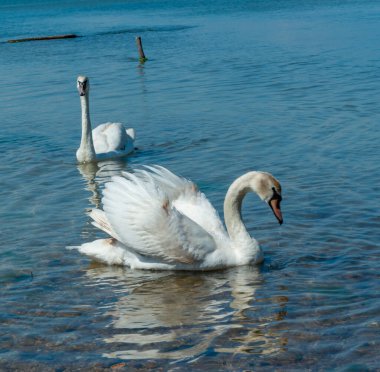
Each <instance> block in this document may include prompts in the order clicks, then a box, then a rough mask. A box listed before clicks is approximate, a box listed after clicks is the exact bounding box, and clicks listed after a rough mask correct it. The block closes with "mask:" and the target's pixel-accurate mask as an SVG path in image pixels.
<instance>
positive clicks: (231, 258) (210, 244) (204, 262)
mask: <svg viewBox="0 0 380 372" xmlns="http://www.w3.org/2000/svg"><path fill="white" fill-rule="evenodd" d="M144 168H145V169H140V170H136V171H135V172H134V173H129V172H122V175H123V177H122V176H114V177H112V179H111V181H110V182H108V183H107V184H106V186H105V189H104V191H103V199H102V202H103V209H104V210H100V209H93V210H92V211H91V212H90V213H89V215H90V217H91V218H92V219H93V220H94V221H93V222H92V223H93V224H94V225H95V226H96V227H98V228H99V229H101V230H103V231H105V232H106V233H107V234H108V235H110V236H111V238H109V239H98V240H95V241H93V242H89V243H84V244H82V245H81V246H79V247H75V248H77V249H78V250H79V251H80V252H81V253H83V254H86V255H88V256H90V257H92V258H95V259H97V260H99V261H102V262H105V263H107V264H117V265H125V266H129V267H131V268H132V269H162V270H213V269H220V268H225V267H230V266H239V265H247V264H255V263H260V262H262V261H263V253H262V251H261V249H260V247H259V244H258V243H257V241H256V240H255V239H252V238H251V237H250V236H249V234H248V232H247V230H246V228H245V226H244V223H243V221H242V219H241V205H242V201H243V198H244V196H245V195H246V194H247V192H249V191H253V192H255V193H257V194H258V195H259V197H260V198H261V199H262V200H264V201H265V202H267V203H268V204H269V206H270V207H271V209H272V211H273V213H274V215H275V216H276V218H277V220H278V222H279V223H280V224H282V221H283V220H282V214H281V209H280V202H281V186H280V184H279V182H278V181H277V180H276V179H275V178H274V177H273V176H272V175H271V174H269V173H265V172H256V171H253V172H248V173H246V174H244V175H243V176H241V177H239V178H237V179H236V180H235V181H234V182H233V183H232V185H231V186H230V188H229V189H228V192H227V195H226V198H225V201H224V218H225V224H226V227H227V230H226V229H225V228H224V226H223V224H222V221H221V220H220V218H219V216H218V213H217V212H216V210H215V209H214V208H213V206H212V205H211V203H210V202H209V201H208V200H207V198H206V196H205V195H204V194H203V193H201V192H200V191H198V188H197V186H196V185H195V184H194V183H192V182H191V181H189V180H187V179H185V178H182V177H178V176H176V175H175V174H173V173H171V172H170V171H169V170H167V169H166V168H163V167H161V166H146V167H144Z"/></svg>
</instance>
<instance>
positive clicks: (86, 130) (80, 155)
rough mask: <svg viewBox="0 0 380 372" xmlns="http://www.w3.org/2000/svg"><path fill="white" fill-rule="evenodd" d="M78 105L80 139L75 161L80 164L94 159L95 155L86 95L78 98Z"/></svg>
mask: <svg viewBox="0 0 380 372" xmlns="http://www.w3.org/2000/svg"><path fill="white" fill-rule="evenodd" d="M80 103H81V108H82V138H81V142H80V146H79V149H78V151H77V159H78V160H79V161H80V162H89V161H93V160H95V159H96V153H95V148H94V143H93V141H92V128H91V121H90V107H89V98H88V93H87V94H86V95H85V96H81V97H80Z"/></svg>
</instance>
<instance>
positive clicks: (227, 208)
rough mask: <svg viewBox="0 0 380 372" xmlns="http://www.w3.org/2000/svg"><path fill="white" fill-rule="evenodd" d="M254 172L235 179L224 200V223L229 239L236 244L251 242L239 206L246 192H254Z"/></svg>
mask: <svg viewBox="0 0 380 372" xmlns="http://www.w3.org/2000/svg"><path fill="white" fill-rule="evenodd" d="M255 177H256V172H249V173H247V174H245V175H243V176H241V177H239V178H238V179H236V180H235V181H234V182H233V183H232V185H231V186H230V187H229V189H228V191H227V194H226V198H225V200H224V221H225V224H226V228H227V231H228V234H229V236H230V238H231V239H232V240H234V241H236V242H239V243H244V242H248V241H249V242H251V240H252V238H251V237H250V235H249V234H248V231H247V229H246V227H245V225H244V223H243V220H242V217H241V206H242V202H243V199H244V197H245V195H246V194H247V192H250V191H253V192H256V190H255V188H254V187H253V185H254V182H253V181H254V179H255Z"/></svg>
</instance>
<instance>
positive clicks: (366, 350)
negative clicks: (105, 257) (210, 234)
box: [0, 0, 380, 371]
mask: <svg viewBox="0 0 380 372" xmlns="http://www.w3.org/2000/svg"><path fill="white" fill-rule="evenodd" d="M379 11H380V5H379V4H378V3H377V2H376V1H360V2H359V1H346V2H344V3H342V2H341V1H318V2H316V1H302V2H301V1H287V2H280V1H274V0H272V1H269V0H268V1H264V0H263V1H255V2H249V1H243V0H240V1H239V2H233V3H231V2H226V1H222V2H215V3H208V2H203V1H200V0H198V1H197V0H192V1H190V2H179V1H177V2H168V1H160V2H147V1H129V2H126V1H112V2H101V1H97V2H91V3H90V2H87V1H80V2H78V1H76V2H72V1H64V2H59V3H58V2H55V1H42V0H41V1H33V2H26V1H8V0H7V1H4V0H3V1H0V22H1V24H2V27H3V31H2V33H1V39H0V41H1V42H2V43H0V56H1V57H0V68H1V72H2V81H3V85H2V89H1V90H0V108H1V117H2V125H1V129H0V147H1V150H2V155H3V156H2V166H1V167H0V177H1V178H0V180H1V188H0V195H1V200H2V203H1V207H0V216H1V228H0V236H1V240H2V244H1V250H0V259H1V260H0V283H1V284H0V285H1V287H0V288H1V302H0V319H1V322H0V331H1V332H0V367H1V368H2V369H5V370H6V369H17V368H18V369H28V370H30V369H31V368H33V367H34V368H35V369H36V370H41V369H43V370H49V369H52V370H57V369H58V370H59V369H65V368H66V369H69V370H76V369H91V368H92V369H95V368H98V369H99V370H102V369H107V368H111V367H112V368H113V369H116V368H120V369H122V368H125V369H128V370H135V369H136V370H137V369H148V368H157V369H159V368H161V369H162V370H172V371H177V370H204V369H206V368H208V369H210V370H231V371H239V370H241V371H243V370H268V371H273V370H306V369H309V370H342V371H356V370H376V369H378V368H380V359H379V356H378V350H379V343H380V336H379V334H380V333H379V328H380V323H379V322H380V317H379V315H380V301H379V285H378V283H379V273H378V260H379V258H380V257H379V256H380V255H379V243H378V241H379V235H380V234H379V228H380V215H379V210H378V194H379V191H380V186H379V184H380V182H379V179H380V167H379V150H378V146H379V143H380V135H379V131H378V123H379V121H380V106H379V104H378V96H379V91H378V87H379V86H380V74H379V71H380V49H379V48H378V40H379V37H380V28H379V27H378V26H379V21H380V12H379ZM64 33H77V34H78V35H80V36H81V37H79V38H76V39H67V40H55V41H44V42H42V41H41V42H30V43H19V44H8V43H5V41H6V40H8V39H15V38H23V37H32V36H39V35H49V34H64ZM137 35H140V36H142V39H143V44H144V49H145V53H146V55H147V57H148V59H149V60H148V61H147V62H146V63H145V64H143V65H141V64H139V63H138V60H137V53H136V47H135V41H134V38H135V36H137ZM78 74H86V75H88V76H89V77H90V78H91V114H92V120H93V122H94V123H101V122H105V121H109V120H112V121H122V122H124V123H128V124H129V125H130V126H133V127H135V129H136V132H137V136H138V139H137V146H138V150H137V151H136V153H135V154H134V155H133V156H130V157H129V158H128V159H126V160H123V161H109V162H105V163H100V164H99V165H98V166H78V165H77V164H76V161H75V151H76V148H77V146H78V145H79V136H80V105H79V99H78V95H77V92H76V87H75V81H76V76H77V75H78ZM152 163H155V164H161V165H164V166H166V167H168V168H169V169H171V170H173V171H175V172H177V173H179V174H181V175H183V176H185V177H188V178H191V179H192V180H194V181H196V182H197V183H198V185H199V187H200V188H201V190H202V191H204V192H205V193H206V194H207V195H208V197H209V198H210V200H211V201H212V202H213V204H214V205H215V206H216V208H217V209H218V210H219V212H220V213H221V212H222V203H223V198H224V194H225V192H226V189H227V187H228V186H229V184H230V183H231V182H232V181H233V179H234V178H235V177H237V176H239V175H241V174H242V173H244V172H246V171H247V170H251V169H260V170H266V171H269V172H271V173H273V174H274V175H275V176H276V177H277V178H278V179H279V180H280V181H281V184H282V187H283V196H284V200H283V204H282V208H283V213H284V218H285V223H284V225H283V226H281V228H280V227H278V225H277V224H276V221H275V219H274V218H273V216H272V214H271V212H270V211H269V210H268V209H267V207H266V206H265V205H264V204H263V203H261V202H260V201H259V200H258V199H257V198H256V197H254V196H249V197H247V200H246V201H245V204H244V210H243V217H244V220H245V222H246V224H247V227H248V230H249V231H250V233H251V234H252V235H254V236H255V237H256V238H257V239H258V240H259V242H260V243H261V245H262V247H263V249H264V251H265V262H264V263H263V265H261V266H259V267H240V268H235V269H229V270H222V271H218V272H214V273H172V272H140V271H131V270H128V269H123V268H118V267H107V266H104V265H100V264H97V263H95V262H91V261H90V260H89V259H88V258H86V257H83V256H81V255H79V254H78V252H76V251H74V250H68V249H66V247H67V246H72V245H77V244H81V243H83V242H86V241H91V240H93V239H95V238H98V237H102V236H104V235H103V234H102V233H101V232H99V231H98V230H97V229H96V228H94V227H93V226H92V225H91V224H90V221H89V217H88V216H87V215H86V212H87V211H88V210H89V209H91V208H92V207H94V206H99V205H101V204H100V203H101V190H102V188H103V186H104V183H105V182H106V181H107V180H108V179H109V178H110V177H111V176H112V175H113V174H118V173H119V172H120V171H121V170H123V169H130V168H133V167H135V166H138V165H140V164H152Z"/></svg>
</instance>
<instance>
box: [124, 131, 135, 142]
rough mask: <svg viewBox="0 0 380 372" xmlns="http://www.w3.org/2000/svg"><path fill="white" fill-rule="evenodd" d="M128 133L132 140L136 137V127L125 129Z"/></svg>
mask: <svg viewBox="0 0 380 372" xmlns="http://www.w3.org/2000/svg"><path fill="white" fill-rule="evenodd" d="M125 131H126V133H127V135H128V136H129V137H131V138H132V140H135V139H136V132H135V129H134V128H128V129H126V130H125Z"/></svg>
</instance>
